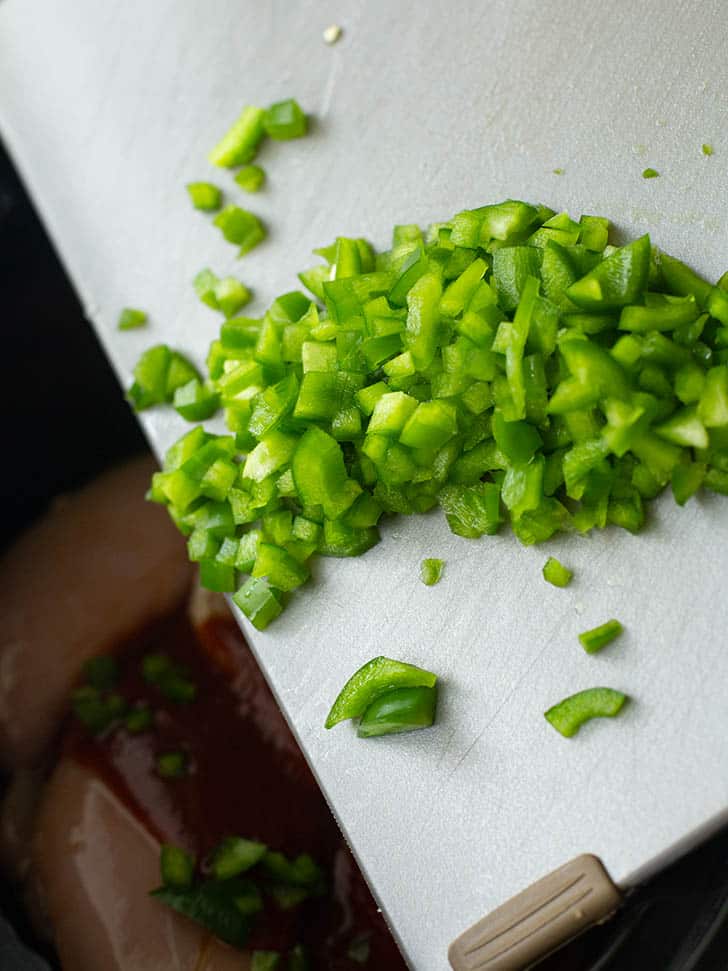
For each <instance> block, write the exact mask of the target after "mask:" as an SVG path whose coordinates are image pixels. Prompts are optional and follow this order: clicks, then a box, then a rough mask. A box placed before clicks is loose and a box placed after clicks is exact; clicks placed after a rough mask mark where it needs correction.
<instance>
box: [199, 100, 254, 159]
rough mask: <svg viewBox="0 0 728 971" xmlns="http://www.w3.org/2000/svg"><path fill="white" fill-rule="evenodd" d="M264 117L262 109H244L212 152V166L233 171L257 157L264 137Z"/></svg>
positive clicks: (250, 107) (249, 107) (249, 106)
mask: <svg viewBox="0 0 728 971" xmlns="http://www.w3.org/2000/svg"><path fill="white" fill-rule="evenodd" d="M263 115H264V112H263V109H262V108H256V107H254V106H253V105H248V106H247V107H245V108H243V110H242V113H241V114H240V117H239V118H238V119H237V120H236V121H235V123H234V124H233V126H232V127H231V128H230V130H229V131H228V132H226V134H225V135H224V136H223V138H222V139H221V141H220V142H219V143H218V144H217V145H216V146H215V148H213V150H212V151H211V152H210V156H209V158H210V161H211V162H212V164H213V165H219V166H220V167H222V168H226V169H232V168H235V166H236V165H243V164H244V163H245V162H250V161H251V160H252V159H253V158H254V157H255V153H256V151H257V150H258V144H259V142H260V140H261V139H262V138H263V135H264V130H263Z"/></svg>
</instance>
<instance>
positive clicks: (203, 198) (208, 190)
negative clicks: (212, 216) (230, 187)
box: [186, 182, 222, 212]
mask: <svg viewBox="0 0 728 971" xmlns="http://www.w3.org/2000/svg"><path fill="white" fill-rule="evenodd" d="M186 188H187V192H188V193H189V196H190V199H191V200H192V205H193V206H194V207H195V209H201V210H202V211H203V212H216V211H217V210H218V209H219V208H220V206H221V205H222V192H221V191H220V190H219V189H218V187H217V186H216V185H213V184H212V183H211V182H188V183H187V186H186Z"/></svg>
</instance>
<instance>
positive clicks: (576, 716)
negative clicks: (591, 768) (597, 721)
mask: <svg viewBox="0 0 728 971" xmlns="http://www.w3.org/2000/svg"><path fill="white" fill-rule="evenodd" d="M627 701H628V697H627V695H625V694H623V693H622V692H621V691H615V689H614V688H587V689H586V690H585V691H578V692H577V693H576V694H574V695H570V696H569V697H568V698H564V700H563V701H560V702H559V703H558V704H556V705H554V706H553V707H552V708H549V710H548V711H546V712H544V718H545V719H546V721H548V722H549V723H550V724H551V725H553V727H554V728H555V729H556V731H557V732H560V733H561V734H562V735H563V736H564V738H571V737H572V736H573V735H576V733H577V732H578V731H579V729H580V728H581V726H582V725H583V724H584V722H587V721H589V720H590V719H592V718H614V716H615V715H618V714H619V712H620V711H621V710H622V708H623V707H624V705H625V703H626V702H627Z"/></svg>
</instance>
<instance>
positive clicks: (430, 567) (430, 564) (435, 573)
mask: <svg viewBox="0 0 728 971" xmlns="http://www.w3.org/2000/svg"><path fill="white" fill-rule="evenodd" d="M444 568H445V561H444V560H438V559H432V558H431V559H425V560H423V561H422V563H421V564H420V580H422V582H423V583H424V585H425V586H426V587H434V585H435V584H436V583H439V582H440V578H441V577H442V571H443V569H444Z"/></svg>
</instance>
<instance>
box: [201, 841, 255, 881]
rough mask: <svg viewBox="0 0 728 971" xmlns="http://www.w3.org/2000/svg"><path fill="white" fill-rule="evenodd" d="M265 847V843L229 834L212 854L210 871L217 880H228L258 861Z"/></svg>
mask: <svg viewBox="0 0 728 971" xmlns="http://www.w3.org/2000/svg"><path fill="white" fill-rule="evenodd" d="M267 849H268V847H267V846H266V845H265V843H258V842H256V841H254V840H247V839H243V838H242V837H240V836H229V837H227V838H226V839H224V840H223V841H222V843H220V844H218V846H217V847H216V848H215V850H214V852H213V854H212V863H211V869H212V872H213V874H214V875H215V877H216V878H217V879H218V880H230V879H232V878H233V877H237V876H238V875H239V874H241V873H245V872H246V871H247V870H250V869H251V868H252V867H254V866H255V865H256V863H259V862H260V861H261V860H262V858H263V857H264V856H265V853H266V850H267Z"/></svg>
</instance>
